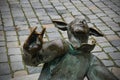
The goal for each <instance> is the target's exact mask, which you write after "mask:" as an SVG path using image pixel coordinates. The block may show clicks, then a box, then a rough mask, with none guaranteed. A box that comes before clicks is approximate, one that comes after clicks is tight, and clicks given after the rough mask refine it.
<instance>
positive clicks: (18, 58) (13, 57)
mask: <svg viewBox="0 0 120 80" xmlns="http://www.w3.org/2000/svg"><path fill="white" fill-rule="evenodd" d="M10 61H11V62H17V61H22V56H21V55H11V56H10Z"/></svg>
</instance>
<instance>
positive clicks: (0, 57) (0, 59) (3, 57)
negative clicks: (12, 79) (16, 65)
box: [0, 53, 8, 62]
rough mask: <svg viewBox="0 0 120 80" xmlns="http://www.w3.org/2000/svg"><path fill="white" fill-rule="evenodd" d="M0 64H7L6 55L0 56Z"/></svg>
mask: <svg viewBox="0 0 120 80" xmlns="http://www.w3.org/2000/svg"><path fill="white" fill-rule="evenodd" d="M0 62H8V57H7V54H6V53H2V54H0Z"/></svg>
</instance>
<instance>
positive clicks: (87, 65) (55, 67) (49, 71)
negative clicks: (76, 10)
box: [23, 18, 118, 80]
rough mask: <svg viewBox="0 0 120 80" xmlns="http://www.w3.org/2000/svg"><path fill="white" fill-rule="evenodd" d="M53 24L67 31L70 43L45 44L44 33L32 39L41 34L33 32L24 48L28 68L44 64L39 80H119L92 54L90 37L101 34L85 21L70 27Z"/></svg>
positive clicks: (72, 23) (92, 47) (71, 24)
mask: <svg viewBox="0 0 120 80" xmlns="http://www.w3.org/2000/svg"><path fill="white" fill-rule="evenodd" d="M53 23H55V26H56V27H57V28H59V29H61V30H63V31H67V33H68V39H69V42H67V41H65V40H62V39H58V40H53V41H49V42H42V41H43V40H42V38H43V37H42V38H39V36H43V34H44V30H43V31H42V34H39V36H36V39H33V38H34V37H35V36H34V37H32V35H37V34H38V33H37V32H36V31H35V29H34V31H32V32H31V35H30V36H29V37H28V39H27V40H26V42H25V43H24V46H23V50H24V54H23V60H24V62H25V63H26V64H27V65H31V66H37V65H38V64H40V63H44V66H43V69H42V71H41V74H40V76H39V79H38V80H83V79H84V77H85V76H86V77H87V78H88V79H89V80H118V79H117V78H116V77H115V76H114V75H113V74H112V73H111V72H110V71H109V70H108V69H107V67H105V66H104V64H103V63H102V62H101V61H100V59H98V58H97V57H96V56H94V55H92V54H91V51H92V50H93V49H94V47H95V44H96V41H95V40H93V42H92V44H88V38H89V36H90V35H94V36H97V37H99V36H103V34H101V32H99V31H98V30H96V29H93V28H89V27H88V25H87V23H86V21H85V20H80V19H78V18H77V19H75V20H73V21H72V22H71V23H70V24H67V23H64V22H60V21H53ZM37 38H39V40H38V42H37ZM29 42H30V43H29ZM32 42H34V43H35V44H36V45H38V44H39V45H38V47H37V49H36V48H35V49H36V50H35V51H32V50H33V49H34V47H33V49H30V48H32V47H30V45H32ZM40 43H42V46H40V45H41V44H40ZM39 47H40V48H39ZM31 52H32V53H31ZM33 56H34V57H33Z"/></svg>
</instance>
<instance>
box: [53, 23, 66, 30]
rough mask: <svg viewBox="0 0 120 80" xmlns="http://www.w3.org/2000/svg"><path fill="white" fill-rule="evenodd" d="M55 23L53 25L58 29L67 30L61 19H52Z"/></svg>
mask: <svg viewBox="0 0 120 80" xmlns="http://www.w3.org/2000/svg"><path fill="white" fill-rule="evenodd" d="M52 22H53V23H54V24H55V27H57V28H58V29H60V30H62V31H66V30H67V25H68V24H67V23H65V22H63V21H52Z"/></svg>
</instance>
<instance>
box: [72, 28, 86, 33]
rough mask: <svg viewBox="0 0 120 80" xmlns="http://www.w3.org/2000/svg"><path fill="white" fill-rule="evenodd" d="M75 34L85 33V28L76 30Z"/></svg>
mask: <svg viewBox="0 0 120 80" xmlns="http://www.w3.org/2000/svg"><path fill="white" fill-rule="evenodd" d="M74 32H75V33H84V30H83V28H81V27H79V28H75V29H74Z"/></svg>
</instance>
